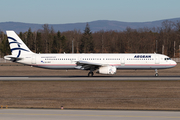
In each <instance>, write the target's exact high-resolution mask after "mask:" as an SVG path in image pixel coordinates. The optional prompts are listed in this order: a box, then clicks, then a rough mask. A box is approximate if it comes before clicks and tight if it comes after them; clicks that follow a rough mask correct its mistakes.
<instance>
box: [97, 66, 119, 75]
mask: <svg viewBox="0 0 180 120" xmlns="http://www.w3.org/2000/svg"><path fill="white" fill-rule="evenodd" d="M97 73H100V74H116V67H114V66H105V67H100V68H99V70H98V71H97Z"/></svg>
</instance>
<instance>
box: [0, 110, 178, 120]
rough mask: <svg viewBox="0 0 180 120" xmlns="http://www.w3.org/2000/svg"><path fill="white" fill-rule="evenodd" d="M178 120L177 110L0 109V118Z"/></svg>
mask: <svg viewBox="0 0 180 120" xmlns="http://www.w3.org/2000/svg"><path fill="white" fill-rule="evenodd" d="M12 119H13V120H60V119H61V120H119V119H122V120H160V119H162V120H164V119H166V120H172V119H173V120H179V119H180V112H179V111H126V110H60V109H0V120H12Z"/></svg>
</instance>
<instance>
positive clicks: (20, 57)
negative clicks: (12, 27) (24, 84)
mask: <svg viewBox="0 0 180 120" xmlns="http://www.w3.org/2000/svg"><path fill="white" fill-rule="evenodd" d="M6 33H7V36H8V41H9V45H10V49H11V53H12V55H7V56H5V57H4V59H6V60H10V61H13V62H17V63H22V64H26V65H30V66H34V67H40V68H48V69H79V70H89V71H90V72H89V73H88V76H93V72H94V71H97V73H100V74H115V73H116V70H117V69H134V70H136V69H154V70H155V76H158V71H157V70H158V69H166V68H172V67H175V66H176V64H177V63H176V62H175V61H173V60H171V59H170V58H169V57H168V56H166V55H162V54H156V53H154V54H149V53H133V54H101V53H100V54H94V53H93V54H85V53H84V54H83V53H82V54H66V53H64V54H36V53H33V52H32V51H31V50H30V49H29V48H28V47H27V46H26V45H25V44H24V42H23V41H22V40H21V39H20V38H19V37H18V35H17V34H16V33H15V32H14V31H6Z"/></svg>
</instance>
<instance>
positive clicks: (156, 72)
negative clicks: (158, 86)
mask: <svg viewBox="0 0 180 120" xmlns="http://www.w3.org/2000/svg"><path fill="white" fill-rule="evenodd" d="M155 76H156V77H158V76H159V74H158V70H157V69H155Z"/></svg>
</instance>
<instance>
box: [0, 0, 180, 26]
mask: <svg viewBox="0 0 180 120" xmlns="http://www.w3.org/2000/svg"><path fill="white" fill-rule="evenodd" d="M171 18H180V0H1V1H0V22H9V21H13V22H24V23H38V24H65V23H81V22H91V21H95V20H115V21H122V22H150V21H156V20H163V19H171Z"/></svg>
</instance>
